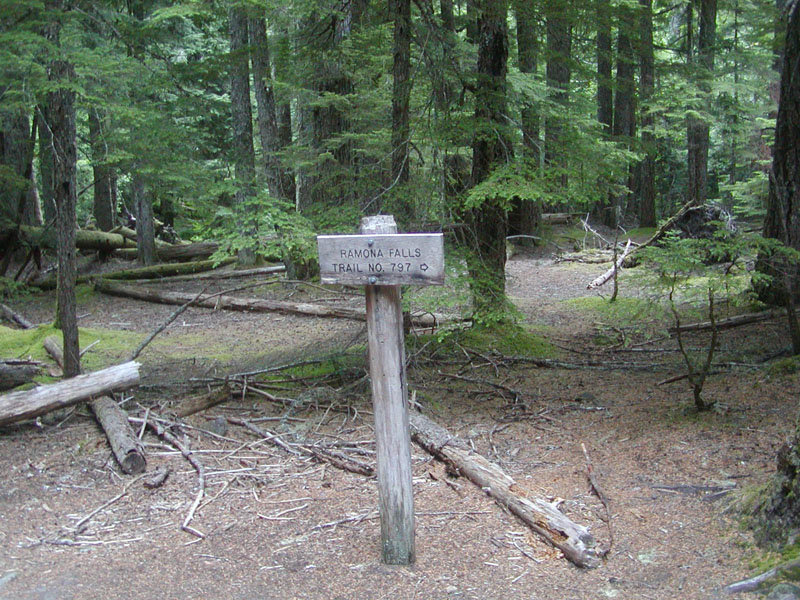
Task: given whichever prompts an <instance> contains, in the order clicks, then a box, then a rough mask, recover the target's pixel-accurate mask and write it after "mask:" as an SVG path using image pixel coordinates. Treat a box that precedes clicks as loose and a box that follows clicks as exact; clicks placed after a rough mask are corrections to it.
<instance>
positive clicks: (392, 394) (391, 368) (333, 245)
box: [317, 215, 444, 564]
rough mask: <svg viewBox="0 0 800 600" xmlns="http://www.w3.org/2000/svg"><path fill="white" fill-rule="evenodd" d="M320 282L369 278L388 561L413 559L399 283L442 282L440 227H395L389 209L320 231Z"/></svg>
mask: <svg viewBox="0 0 800 600" xmlns="http://www.w3.org/2000/svg"><path fill="white" fill-rule="evenodd" d="M317 243H318V247H319V264H320V273H321V279H322V282H323V283H346V284H351V285H365V286H366V303H367V339H368V345H369V371H370V379H371V381H372V403H373V407H374V412H375V445H376V455H377V470H378V495H379V508H380V519H381V551H382V559H383V562H384V563H386V564H409V563H412V562H413V561H414V495H413V490H412V483H411V438H410V434H409V426H408V388H407V385H406V376H405V375H406V370H405V346H404V342H403V313H402V308H401V304H400V285H403V284H411V285H435V284H442V283H444V251H443V241H442V234H398V233H397V226H396V225H395V222H394V217H392V216H385V215H382V216H375V217H364V218H363V219H362V220H361V228H360V235H326V236H322V235H321V236H318V237H317Z"/></svg>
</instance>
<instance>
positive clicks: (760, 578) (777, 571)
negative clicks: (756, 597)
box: [722, 559, 800, 594]
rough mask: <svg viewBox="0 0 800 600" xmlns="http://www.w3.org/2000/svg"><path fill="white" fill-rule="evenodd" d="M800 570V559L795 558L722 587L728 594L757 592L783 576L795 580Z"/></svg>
mask: <svg viewBox="0 0 800 600" xmlns="http://www.w3.org/2000/svg"><path fill="white" fill-rule="evenodd" d="M799 571H800V560H798V559H794V560H790V561H788V562H785V563H781V564H779V565H778V566H777V567H773V568H772V569H770V570H768V571H765V572H764V573H761V574H759V575H756V576H755V577H749V578H747V579H743V580H742V581H737V582H736V583H731V584H730V585H726V586H725V587H724V588H722V591H723V592H724V593H726V594H741V593H742V592H755V591H758V590H759V589H761V588H764V587H766V586H767V585H769V584H770V583H772V582H774V581H776V580H780V579H782V578H784V579H788V580H793V579H795V580H796V579H797V574H798V572H799Z"/></svg>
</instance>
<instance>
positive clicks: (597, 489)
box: [581, 443, 614, 556]
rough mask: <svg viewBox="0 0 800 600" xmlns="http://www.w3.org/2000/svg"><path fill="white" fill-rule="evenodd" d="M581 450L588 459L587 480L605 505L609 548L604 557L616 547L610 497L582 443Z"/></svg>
mask: <svg viewBox="0 0 800 600" xmlns="http://www.w3.org/2000/svg"><path fill="white" fill-rule="evenodd" d="M581 450H583V456H584V457H585V458H586V478H587V479H588V480H589V485H590V486H591V487H592V491H594V493H595V496H597V499H598V500H600V504H602V505H603V509H604V511H605V514H606V516H605V519H604V520H605V522H606V526H607V527H608V547H607V548H606V549H605V551H604V553H603V555H604V556H605V555H606V554H608V553H609V552H610V551H611V547H612V546H613V545H614V529H613V528H612V527H611V511H610V509H609V508H608V504H609V502H608V496H607V495H606V493H605V490H603V488H602V487H600V484H599V483H598V481H597V477H595V474H594V465H592V459H591V458H589V451H588V450H586V445H585V444H583V443H581Z"/></svg>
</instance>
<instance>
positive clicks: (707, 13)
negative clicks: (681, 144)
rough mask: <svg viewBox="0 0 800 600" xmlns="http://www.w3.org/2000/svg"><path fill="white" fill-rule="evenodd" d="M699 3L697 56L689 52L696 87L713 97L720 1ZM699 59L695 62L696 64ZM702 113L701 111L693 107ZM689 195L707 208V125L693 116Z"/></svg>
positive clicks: (689, 128) (689, 143)
mask: <svg viewBox="0 0 800 600" xmlns="http://www.w3.org/2000/svg"><path fill="white" fill-rule="evenodd" d="M694 1H696V2H699V21H700V27H699V32H698V36H697V55H696V57H695V56H694V55H693V53H692V49H691V48H690V49H689V50H690V51H689V57H690V59H691V62H692V66H693V69H694V72H695V73H696V80H697V85H698V87H699V88H700V90H701V91H702V92H704V93H706V94H708V93H710V88H711V86H710V82H711V78H712V77H713V74H714V44H715V43H716V32H717V0H694ZM695 58H696V60H695ZM694 109H695V110H700V107H698V106H696V107H694ZM686 138H687V159H688V169H689V171H688V191H687V200H689V201H691V202H692V203H693V204H694V205H695V206H700V205H701V204H705V201H706V198H707V196H708V144H709V127H708V123H707V122H706V121H704V120H703V119H701V118H698V117H696V116H690V117H689V118H688V123H687V132H686Z"/></svg>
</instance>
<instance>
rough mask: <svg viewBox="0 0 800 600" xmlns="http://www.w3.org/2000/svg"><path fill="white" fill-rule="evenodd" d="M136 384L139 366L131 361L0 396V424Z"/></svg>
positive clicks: (26, 417)
mask: <svg viewBox="0 0 800 600" xmlns="http://www.w3.org/2000/svg"><path fill="white" fill-rule="evenodd" d="M137 383H139V363H137V362H134V361H131V362H126V363H123V364H121V365H115V366H113V367H108V368H107V369H102V370H100V371H95V372H94V373H86V374H85V375H78V376H77V377H73V378H72V379H65V380H64V381H59V382H58V383H52V384H49V385H40V386H39V387H37V388H34V389H32V390H25V391H19V392H10V393H8V394H4V395H3V396H0V425H9V424H11V423H16V422H18V421H24V420H25V419H32V418H34V417H38V416H40V415H43V414H45V413H48V412H50V411H53V410H56V409H59V408H64V407H66V406H72V405H73V404H77V403H78V402H81V401H82V400H87V399H89V398H91V397H92V396H100V395H102V394H106V393H108V392H110V391H111V390H120V389H125V388H128V387H131V386H133V385H136V384H137Z"/></svg>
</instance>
